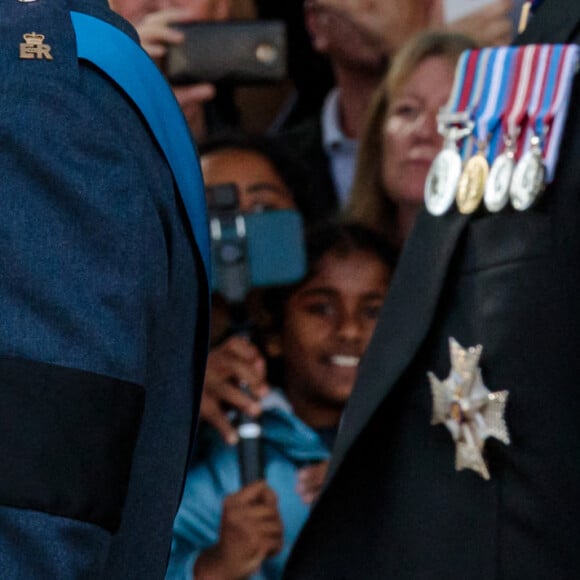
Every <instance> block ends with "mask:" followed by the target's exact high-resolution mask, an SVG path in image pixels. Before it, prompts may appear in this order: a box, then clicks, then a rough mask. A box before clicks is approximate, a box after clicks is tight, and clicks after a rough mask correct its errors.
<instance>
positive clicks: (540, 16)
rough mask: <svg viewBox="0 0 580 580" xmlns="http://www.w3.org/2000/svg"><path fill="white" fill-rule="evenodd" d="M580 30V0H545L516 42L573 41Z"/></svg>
mask: <svg viewBox="0 0 580 580" xmlns="http://www.w3.org/2000/svg"><path fill="white" fill-rule="evenodd" d="M579 30H580V2H579V1H578V0H544V2H543V3H542V5H541V7H540V8H539V9H538V12H537V13H536V14H535V15H534V16H533V17H532V19H531V20H530V22H529V24H528V27H527V28H526V30H525V31H524V32H523V33H522V34H521V35H520V36H518V37H517V38H516V40H515V44H533V43H566V42H571V41H572V39H573V38H574V37H575V36H577V35H578V33H579Z"/></svg>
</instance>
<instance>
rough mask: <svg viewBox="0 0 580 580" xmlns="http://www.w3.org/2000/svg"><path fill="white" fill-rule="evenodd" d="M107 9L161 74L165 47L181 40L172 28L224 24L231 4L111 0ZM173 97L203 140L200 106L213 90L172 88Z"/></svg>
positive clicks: (204, 84)
mask: <svg viewBox="0 0 580 580" xmlns="http://www.w3.org/2000/svg"><path fill="white" fill-rule="evenodd" d="M111 6H112V7H113V9H114V10H116V11H117V12H118V13H119V14H121V16H123V17H124V18H126V19H127V20H129V21H130V22H131V23H132V24H133V25H134V26H135V28H136V30H137V33H138V35H139V38H140V40H141V46H142V47H143V48H144V49H145V50H146V51H147V53H148V54H149V56H151V58H152V59H153V60H154V61H155V62H156V64H157V65H158V66H159V68H160V69H161V70H163V61H164V58H165V56H166V55H167V51H168V50H169V47H170V46H172V45H177V44H180V43H182V42H183V41H184V39H185V37H184V35H183V32H181V31H179V30H177V29H176V28H175V25H177V24H185V23H188V22H193V21H198V20H227V19H229V18H230V17H231V15H232V10H233V4H232V0H157V1H156V2H154V3H153V5H152V4H151V3H146V2H144V1H143V0H111ZM172 88H173V92H174V93H175V97H176V98H177V101H178V102H179V104H180V106H181V109H182V111H183V114H184V115H185V118H186V119H187V122H188V124H189V126H190V128H191V131H192V133H193V134H194V136H195V137H196V139H198V140H201V139H203V138H204V137H205V136H206V133H207V125H206V115H205V110H204V106H205V104H206V103H209V102H210V101H212V100H213V99H214V98H215V97H216V87H215V86H214V85H213V84H211V83H207V82H200V83H193V84H189V85H183V86H181V85H180V86H176V85H174V86H173V87H172Z"/></svg>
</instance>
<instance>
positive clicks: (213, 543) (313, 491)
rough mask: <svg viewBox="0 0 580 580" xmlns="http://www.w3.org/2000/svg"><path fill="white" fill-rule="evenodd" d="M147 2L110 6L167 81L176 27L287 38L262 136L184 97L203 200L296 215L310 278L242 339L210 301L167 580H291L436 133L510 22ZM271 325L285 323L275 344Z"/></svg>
mask: <svg viewBox="0 0 580 580" xmlns="http://www.w3.org/2000/svg"><path fill="white" fill-rule="evenodd" d="M154 4H155V3H151V4H150V5H145V3H144V2H143V1H142V0H131V1H129V0H114V1H113V2H112V5H113V8H114V9H116V10H118V11H119V13H120V14H122V15H123V16H125V17H126V18H127V19H129V20H130V21H131V22H132V23H133V25H134V26H135V27H136V29H137V31H138V33H139V36H140V38H141V42H142V45H143V47H144V48H145V50H147V51H148V52H149V54H150V55H151V57H152V58H154V59H155V61H156V63H157V64H158V65H159V67H160V69H161V70H163V62H164V57H165V56H166V54H167V51H168V49H169V47H170V46H171V45H174V44H179V43H180V42H183V40H184V37H183V33H181V32H179V31H178V30H176V28H175V27H174V26H175V25H176V24H180V23H185V22H189V21H196V20H228V19H235V18H239V17H240V14H241V13H240V11H241V12H242V13H243V16H244V17H246V18H247V17H250V18H254V19H261V18H279V19H283V20H284V21H285V24H286V26H287V30H288V40H289V64H290V67H289V72H290V77H291V78H290V79H289V80H290V89H289V91H288V92H287V95H286V97H285V101H284V102H282V103H280V106H279V112H278V114H277V115H276V117H275V118H274V119H272V120H270V121H269V122H268V124H267V125H264V127H265V128H264V130H263V131H261V132H260V133H256V132H252V133H250V132H248V131H247V130H245V128H244V126H243V124H242V123H241V122H240V118H241V117H240V114H239V110H238V111H237V110H236V108H237V107H238V106H239V103H237V101H236V90H238V88H239V87H236V86H231V85H221V84H219V83H218V84H217V85H212V84H209V83H202V82H200V83H198V84H193V85H191V86H175V87H173V88H174V91H175V95H176V97H177V99H178V101H179V103H180V105H181V106H182V109H183V111H184V113H185V116H186V118H187V120H188V122H189V124H190V127H191V130H192V132H193V134H194V136H195V138H196V140H197V143H198V149H199V155H200V161H201V167H202V172H203V178H204V182H205V185H206V187H207V188H213V187H215V186H219V185H223V184H234V185H235V187H236V189H237V192H238V210H239V211H240V212H244V213H247V212H260V211H272V210H274V211H275V210H278V209H295V210H298V211H299V212H300V214H301V215H302V217H303V220H304V222H305V223H306V224H307V226H308V230H309V232H310V233H309V235H308V243H307V254H308V268H307V270H308V273H307V274H306V276H305V278H304V279H303V281H301V282H300V283H298V284H297V285H296V286H294V287H292V288H291V289H288V290H286V291H285V292H282V293H280V291H279V289H278V292H276V291H268V290H266V291H264V292H263V293H262V294H261V295H259V296H258V298H257V299H256V300H253V301H252V304H253V305H254V307H253V308H250V309H248V310H249V311H251V314H249V316H250V318H251V319H252V320H251V323H250V328H251V331H250V332H245V333H244V335H239V334H238V333H236V332H235V330H236V329H235V328H234V329H232V326H231V322H232V321H231V319H230V318H229V312H228V309H229V304H228V303H227V300H224V298H223V296H220V295H219V293H216V294H215V295H214V305H213V309H212V315H213V316H212V334H211V336H212V339H211V340H212V348H211V350H210V355H209V359H208V367H207V372H206V380H205V385H204V394H203V397H202V402H201V416H202V419H204V421H205V423H204V425H202V429H201V433H200V434H199V436H198V447H199V451H198V452H197V453H195V454H194V459H193V460H192V463H191V465H190V467H189V472H188V476H187V481H186V486H185V490H184V496H183V500H182V504H181V507H180V509H179V512H178V515H177V519H176V521H175V529H174V541H173V548H172V554H171V559H170V564H169V571H168V575H167V577H168V578H171V579H177V578H184V579H185V578H192V577H195V578H224V579H226V578H244V577H248V576H252V577H256V578H270V579H273V578H280V577H281V574H282V569H283V567H284V563H285V561H286V559H287V557H288V554H289V552H290V549H291V546H292V544H293V542H294V540H295V538H296V536H297V534H298V532H299V530H300V528H301V526H302V524H303V522H304V520H305V519H306V517H307V514H308V510H309V505H310V504H311V503H312V501H313V499H314V498H315V497H316V496H317V492H318V491H319V489H320V486H321V485H322V481H323V480H324V475H325V472H326V467H327V459H328V457H329V454H330V451H331V449H332V444H333V440H334V436H335V434H336V430H337V428H338V424H339V421H340V417H341V413H342V409H343V407H344V404H345V403H346V400H347V398H348V396H349V394H350V392H351V390H352V388H353V385H354V381H355V375H356V369H357V367H358V363H359V361H360V358H361V357H362V356H363V352H364V349H365V347H366V345H367V343H368V341H369V339H370V336H371V334H372V330H373V328H374V324H375V321H376V318H377V316H378V311H379V310H380V306H381V304H382V302H383V299H384V296H385V294H386V292H387V289H388V285H389V280H390V278H391V274H392V272H393V270H394V267H395V263H396V257H397V255H398V254H399V253H400V252H401V250H402V248H403V245H404V242H405V239H406V238H407V236H408V235H409V234H410V232H411V230H412V227H413V223H414V220H415V218H416V216H417V214H418V212H419V211H420V210H421V208H422V206H423V189H424V182H425V178H426V175H427V172H428V170H429V167H430V165H431V163H432V161H433V159H434V157H435V156H436V154H437V152H438V151H439V150H440V148H441V146H442V142H443V141H442V137H441V135H440V134H439V132H438V128H437V122H436V117H437V113H438V112H439V110H440V108H441V107H443V106H444V105H445V104H446V102H447V100H448V97H449V94H450V92H451V87H452V83H453V78H454V71H455V65H456V63H457V60H458V58H459V55H460V54H461V52H462V51H464V50H467V49H470V48H474V47H475V46H477V45H478V44H499V43H509V41H510V40H511V38H512V36H513V32H514V26H513V14H512V11H513V8H514V7H513V5H512V3H511V2H508V1H504V0H498V1H497V2H494V3H492V4H491V5H490V6H487V7H485V8H482V9H480V10H479V11H478V12H477V13H476V14H475V15H470V16H468V17H465V18H462V19H461V20H458V21H455V22H452V23H449V22H446V21H445V18H444V15H443V8H442V5H441V2H437V1H435V2H433V1H432V0H414V1H413V2H409V1H405V2H402V1H401V2H398V1H392V2H374V3H372V2H366V3H365V2H358V1H346V0H306V1H305V2H280V3H275V4H276V5H275V6H274V5H273V4H272V3H267V2H263V3H261V2H238V3H235V2H231V1H227V0H221V1H219V0H212V1H204V2H202V1H195V0H174V1H168V2H159V3H157V4H155V5H154ZM297 59H298V61H299V62H298V65H297V64H296V61H297ZM304 79H307V82H305V80H304ZM262 124H264V123H262ZM310 230H311V231H310ZM280 267H281V268H283V267H284V265H283V264H280ZM272 293H273V294H274V295H276V297H277V298H276V300H274V301H272V300H271V294H272ZM281 295H282V296H283V302H282V303H281V302H280V300H281V298H280V296H281ZM256 304H257V306H256ZM256 310H258V311H257V312H256ZM264 319H266V320H269V321H270V322H272V321H276V324H275V329H272V328H270V329H269V330H268V331H267V332H266V334H264V330H265V329H264V325H263V324H262V323H263V321H264ZM266 326H267V325H266ZM281 361H282V362H281ZM241 384H244V385H245V386H246V388H245V389H244V390H242V389H240V385H241ZM273 385H275V386H273ZM236 409H237V410H238V411H239V412H243V413H246V414H249V415H250V416H259V417H260V421H261V422H262V429H263V447H264V453H265V468H264V469H265V471H264V480H263V481H260V482H256V483H251V484H249V485H243V484H242V483H241V480H240V473H239V467H238V463H237V458H236V457H237V456H236V452H235V447H234V446H235V444H236V443H237V442H238V440H239V437H238V434H237V431H236V428H235V424H234V422H235V413H232V410H236Z"/></svg>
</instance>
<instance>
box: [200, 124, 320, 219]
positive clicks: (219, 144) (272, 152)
mask: <svg viewBox="0 0 580 580" xmlns="http://www.w3.org/2000/svg"><path fill="white" fill-rule="evenodd" d="M229 149H231V150H239V151H248V152H250V153H257V154H258V155H261V156H262V157H264V158H266V159H267V160H268V161H269V162H270V163H271V164H272V166H273V167H274V169H275V170H276V172H277V173H278V175H280V177H281V178H282V181H284V183H285V184H286V185H287V186H288V189H289V190H290V193H291V194H292V197H293V198H294V202H295V203H296V206H297V208H298V210H299V211H301V212H302V213H303V208H302V205H303V204H302V203H301V200H303V199H305V196H307V195H308V193H307V192H308V190H309V185H308V181H309V180H308V170H307V168H306V165H305V164H304V163H303V162H302V161H301V160H300V159H299V158H298V157H296V156H295V155H294V154H293V153H292V152H291V151H290V149H289V148H288V147H286V146H285V145H284V143H283V142H282V141H281V140H280V139H274V138H272V137H269V136H267V135H264V134H254V133H244V132H241V131H227V132H222V133H219V134H215V135H212V136H211V137H209V138H208V139H206V140H205V141H203V142H202V143H201V144H200V145H198V153H199V156H200V157H203V156H204V155H208V154H210V153H215V152H218V151H227V150H229Z"/></svg>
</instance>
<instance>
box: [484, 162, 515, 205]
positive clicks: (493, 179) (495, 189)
mask: <svg viewBox="0 0 580 580" xmlns="http://www.w3.org/2000/svg"><path fill="white" fill-rule="evenodd" d="M514 167H515V161H514V154H513V152H511V151H506V152H505V153H502V154H501V155H499V156H498V157H497V158H496V160H495V161H494V162H493V165H492V166H491V170H490V172H489V177H488V178H487V184H486V186H485V194H484V196H483V203H484V204H485V207H486V208H487V210H488V211H490V212H493V213H495V212H498V211H501V210H502V209H503V208H504V207H505V206H506V204H507V202H508V201H509V198H510V184H511V180H512V175H513V172H514Z"/></svg>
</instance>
